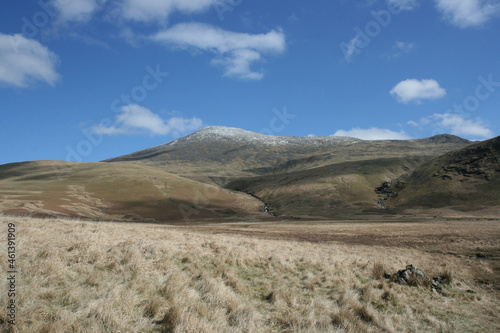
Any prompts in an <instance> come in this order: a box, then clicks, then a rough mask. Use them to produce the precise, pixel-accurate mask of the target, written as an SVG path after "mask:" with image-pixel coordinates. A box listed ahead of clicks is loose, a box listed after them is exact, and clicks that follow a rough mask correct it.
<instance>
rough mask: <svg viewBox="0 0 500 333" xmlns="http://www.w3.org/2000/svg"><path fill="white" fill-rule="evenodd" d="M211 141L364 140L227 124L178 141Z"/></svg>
mask: <svg viewBox="0 0 500 333" xmlns="http://www.w3.org/2000/svg"><path fill="white" fill-rule="evenodd" d="M180 140H182V141H191V142H193V141H194V142H196V141H198V142H209V141H219V140H225V141H231V142H241V143H259V144H263V145H267V146H271V145H287V144H293V145H300V144H304V145H310V144H315V145H324V144H335V145H338V144H350V143H355V142H359V141H362V140H360V139H356V138H351V137H339V136H318V137H295V136H275V135H266V134H261V133H256V132H250V131H246V130H243V129H240V128H234V127H225V126H209V127H205V128H203V129H201V130H199V131H197V132H195V133H193V134H190V135H188V136H186V137H184V138H182V139H179V140H176V141H180Z"/></svg>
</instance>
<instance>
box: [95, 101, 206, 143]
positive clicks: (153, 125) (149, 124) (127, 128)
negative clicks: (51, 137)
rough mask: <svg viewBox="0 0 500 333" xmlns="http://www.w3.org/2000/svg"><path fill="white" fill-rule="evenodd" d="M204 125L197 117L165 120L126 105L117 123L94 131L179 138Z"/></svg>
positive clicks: (142, 109)
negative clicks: (168, 135)
mask: <svg viewBox="0 0 500 333" xmlns="http://www.w3.org/2000/svg"><path fill="white" fill-rule="evenodd" d="M202 125H203V122H202V121H201V119H198V118H196V117H194V118H190V119H186V118H182V117H172V118H169V119H166V120H163V119H162V118H161V117H160V116H159V115H157V114H156V113H153V112H151V110H149V109H147V108H145V107H142V106H140V105H137V104H130V105H125V106H123V107H122V110H121V113H119V114H118V115H117V116H116V119H115V122H114V123H113V124H112V125H111V126H108V127H103V126H94V127H92V130H94V131H96V132H98V133H102V134H106V135H118V134H149V135H167V134H170V135H173V136H179V135H182V134H185V133H186V132H190V131H194V130H197V129H199V128H201V126H202Z"/></svg>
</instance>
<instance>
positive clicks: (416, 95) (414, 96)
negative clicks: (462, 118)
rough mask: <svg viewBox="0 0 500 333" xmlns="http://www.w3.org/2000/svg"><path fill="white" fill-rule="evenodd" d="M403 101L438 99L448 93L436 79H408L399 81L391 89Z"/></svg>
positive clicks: (393, 94)
mask: <svg viewBox="0 0 500 333" xmlns="http://www.w3.org/2000/svg"><path fill="white" fill-rule="evenodd" d="M390 93H391V95H392V96H394V97H395V98H396V99H397V100H398V101H399V102H401V103H409V102H416V103H421V101H422V100H423V99H438V98H442V97H444V96H445V95H446V90H444V89H443V88H441V86H440V85H439V83H438V82H437V81H436V80H432V79H427V80H416V79H408V80H404V81H401V82H399V83H398V84H397V85H396V86H394V88H392V89H391V91H390Z"/></svg>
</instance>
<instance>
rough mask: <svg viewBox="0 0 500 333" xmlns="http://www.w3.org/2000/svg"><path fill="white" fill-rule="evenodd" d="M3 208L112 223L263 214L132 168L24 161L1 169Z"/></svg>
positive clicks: (191, 184)
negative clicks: (111, 221) (118, 221)
mask: <svg viewBox="0 0 500 333" xmlns="http://www.w3.org/2000/svg"><path fill="white" fill-rule="evenodd" d="M0 189H1V190H0V198H1V203H0V208H1V210H2V211H3V212H5V213H10V214H21V215H23V214H31V215H33V214H34V215H43V216H55V215H64V216H76V217H78V216H79V217H87V218H95V219H107V220H144V219H150V220H151V219H156V220H160V221H162V220H183V219H189V218H223V217H231V216H232V217H234V216H244V215H245V216H246V215H257V216H258V215H259V212H260V211H261V210H262V203H260V202H259V201H258V200H256V199H254V198H252V197H250V196H248V195H246V194H243V193H238V192H232V191H229V190H225V189H221V188H218V187H216V186H213V185H209V184H203V183H199V182H196V181H193V180H190V179H185V178H182V177H179V176H176V175H172V174H169V173H167V172H165V171H162V170H160V169H155V168H151V167H148V166H144V165H133V164H126V163H113V164H109V163H68V162H58V161H37V162H23V163H14V164H8V165H2V166H0Z"/></svg>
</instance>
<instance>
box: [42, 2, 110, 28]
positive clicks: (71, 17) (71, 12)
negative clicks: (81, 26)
mask: <svg viewBox="0 0 500 333" xmlns="http://www.w3.org/2000/svg"><path fill="white" fill-rule="evenodd" d="M105 1H106V0H52V5H53V6H54V7H55V8H56V9H57V11H58V12H59V17H58V22H61V23H64V22H69V21H73V22H87V21H89V20H90V19H91V17H92V14H94V12H95V11H96V10H97V9H98V8H99V7H100V5H101V4H102V3H104V2H105Z"/></svg>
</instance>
